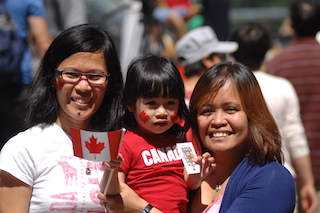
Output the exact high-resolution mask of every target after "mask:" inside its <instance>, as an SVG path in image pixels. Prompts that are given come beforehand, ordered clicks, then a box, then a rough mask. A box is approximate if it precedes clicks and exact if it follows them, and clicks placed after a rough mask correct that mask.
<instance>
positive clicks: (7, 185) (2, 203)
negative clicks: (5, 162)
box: [0, 170, 32, 213]
mask: <svg viewBox="0 0 320 213" xmlns="http://www.w3.org/2000/svg"><path fill="white" fill-rule="evenodd" d="M31 193H32V186H30V185H28V184H26V183H24V182H22V181H20V180H19V179H17V178H15V177H14V176H12V175H11V174H9V173H7V172H5V171H2V170H0V212H1V213H7V212H8V213H28V212H29V205H30V199H31Z"/></svg>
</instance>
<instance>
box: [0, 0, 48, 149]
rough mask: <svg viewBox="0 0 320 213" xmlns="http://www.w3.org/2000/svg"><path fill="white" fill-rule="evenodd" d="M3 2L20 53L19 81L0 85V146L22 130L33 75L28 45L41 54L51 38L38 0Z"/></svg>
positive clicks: (42, 6)
mask: <svg viewBox="0 0 320 213" xmlns="http://www.w3.org/2000/svg"><path fill="white" fill-rule="evenodd" d="M5 3H6V6H7V8H8V11H9V13H10V15H11V17H12V19H13V20H14V22H15V25H16V27H17V32H18V36H19V38H20V40H21V44H22V49H23V52H24V53H23V58H22V62H21V66H20V69H21V70H20V71H21V78H20V81H19V82H16V83H14V84H10V85H6V86H5V87H1V92H0V98H1V100H2V104H1V108H0V148H1V147H2V146H3V144H4V143H5V142H6V141H7V140H8V139H9V138H10V137H11V136H13V135H15V134H16V133H18V132H19V131H21V130H23V129H24V127H23V125H22V121H23V118H24V115H25V98H26V93H27V90H28V88H29V84H30V83H31V80H32V78H33V72H32V66H31V60H32V57H33V56H32V54H31V52H30V46H33V47H34V49H35V54H37V55H38V56H39V57H43V56H44V54H45V52H46V50H47V49H48V47H49V45H50V44H51V41H52V39H51V37H50V35H49V31H48V26H47V23H46V20H45V10H44V5H43V1H42V0H28V1H21V0H6V2H5Z"/></svg>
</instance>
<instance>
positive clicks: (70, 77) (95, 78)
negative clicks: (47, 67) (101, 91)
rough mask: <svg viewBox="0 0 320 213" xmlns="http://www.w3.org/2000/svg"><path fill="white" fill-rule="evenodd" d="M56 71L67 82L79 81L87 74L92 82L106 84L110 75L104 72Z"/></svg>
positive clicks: (87, 77)
mask: <svg viewBox="0 0 320 213" xmlns="http://www.w3.org/2000/svg"><path fill="white" fill-rule="evenodd" d="M55 71H56V72H57V73H58V74H59V76H60V78H61V79H62V80H64V81H66V82H70V83H78V82H79V81H80V80H81V79H82V76H85V77H86V79H87V81H88V82H89V83H90V84H98V85H99V84H104V83H105V82H106V81H107V80H108V79H109V76H110V74H109V75H106V74H103V73H81V72H78V71H73V70H61V71H60V70H57V69H55Z"/></svg>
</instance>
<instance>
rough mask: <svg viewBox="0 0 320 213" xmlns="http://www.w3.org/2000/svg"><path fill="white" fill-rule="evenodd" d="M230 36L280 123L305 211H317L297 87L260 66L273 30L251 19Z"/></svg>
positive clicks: (284, 148) (288, 163)
mask: <svg viewBox="0 0 320 213" xmlns="http://www.w3.org/2000/svg"><path fill="white" fill-rule="evenodd" d="M230 40H232V41H236V42H238V44H239V48H238V50H237V51H235V52H234V53H233V54H232V55H233V56H234V58H235V60H236V61H237V62H240V63H242V64H244V65H245V66H247V67H248V68H249V69H250V70H251V71H253V73H254V75H255V77H256V78H257V80H258V82H259V85H260V87H261V91H262V93H263V96H264V98H265V100H266V102H267V105H268V107H269V110H270V112H271V114H272V115H273V117H274V119H275V121H276V123H277V125H278V128H279V131H280V133H281V136H282V147H281V149H282V152H283V154H284V166H285V167H286V168H287V169H288V170H289V171H290V172H291V174H292V175H293V177H295V178H296V177H297V175H298V177H299V178H300V180H301V183H302V187H301V189H300V191H298V194H299V195H300V204H302V206H303V209H304V211H305V212H314V210H315V209H316V208H317V205H318V199H317V194H316V190H315V187H314V178H313V173H312V168H311V160H310V150H309V146H308V141H307V139H306V135H305V131H304V127H303V124H302V122H301V116H300V105H299V99H298V97H297V94H296V91H295V90H294V87H293V86H292V84H291V83H290V81H288V80H287V79H285V78H282V77H278V76H274V75H270V74H268V73H265V72H263V71H261V69H260V68H261V66H262V64H263V62H264V58H265V55H266V53H267V51H268V50H269V49H270V48H271V47H272V40H271V35H270V32H269V31H268V30H267V29H266V28H265V27H263V26H262V25H260V24H257V23H247V24H243V25H241V26H239V27H238V28H236V29H235V30H234V32H233V33H232V35H231V39H230ZM292 164H293V165H294V166H293V165H292ZM294 168H295V169H294Z"/></svg>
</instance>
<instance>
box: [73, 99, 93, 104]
mask: <svg viewBox="0 0 320 213" xmlns="http://www.w3.org/2000/svg"><path fill="white" fill-rule="evenodd" d="M72 100H73V101H74V102H76V103H79V104H87V103H89V101H87V100H83V99H72Z"/></svg>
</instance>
